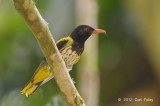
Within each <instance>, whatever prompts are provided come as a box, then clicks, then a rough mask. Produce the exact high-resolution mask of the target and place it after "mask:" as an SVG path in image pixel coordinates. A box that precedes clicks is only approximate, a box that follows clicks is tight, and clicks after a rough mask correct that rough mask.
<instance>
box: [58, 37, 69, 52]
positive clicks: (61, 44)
mask: <svg viewBox="0 0 160 106" xmlns="http://www.w3.org/2000/svg"><path fill="white" fill-rule="evenodd" d="M68 41H69V40H68V39H62V40H61V39H60V40H59V41H58V42H57V43H56V44H57V48H58V50H61V49H63V47H64V46H65V45H66V44H67V42H68Z"/></svg>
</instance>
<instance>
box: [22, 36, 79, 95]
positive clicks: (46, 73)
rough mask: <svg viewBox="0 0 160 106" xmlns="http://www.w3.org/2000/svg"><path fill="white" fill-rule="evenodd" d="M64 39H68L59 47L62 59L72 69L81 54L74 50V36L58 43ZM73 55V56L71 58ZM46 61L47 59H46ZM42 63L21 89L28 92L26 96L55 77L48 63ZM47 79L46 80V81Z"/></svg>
mask: <svg viewBox="0 0 160 106" xmlns="http://www.w3.org/2000/svg"><path fill="white" fill-rule="evenodd" d="M63 41H67V42H66V43H65V44H64V45H63V47H62V48H60V49H59V52H60V53H61V55H62V59H63V60H64V62H65V64H66V67H67V68H68V69H70V68H71V67H72V65H73V64H74V63H76V62H77V61H78V60H79V58H80V56H78V55H77V54H76V53H75V52H72V50H71V49H72V47H71V45H72V43H73V40H72V38H71V37H70V36H69V37H65V38H62V39H60V40H59V41H57V42H56V44H58V43H61V42H63ZM72 55H73V58H71V57H72ZM45 62H46V61H45ZM42 63H43V64H40V68H38V69H37V71H36V72H35V74H34V75H33V77H32V79H31V80H30V81H29V83H27V84H26V85H25V86H24V88H23V89H22V90H21V93H22V94H24V93H25V94H26V96H27V97H28V96H30V95H32V94H33V93H34V92H35V91H36V89H37V88H38V87H39V86H41V85H42V84H43V83H45V82H47V81H48V80H49V79H51V78H53V76H52V73H51V72H50V70H49V66H48V64H44V62H43V61H42ZM45 80H46V81H45Z"/></svg>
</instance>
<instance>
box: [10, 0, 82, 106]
mask: <svg viewBox="0 0 160 106" xmlns="http://www.w3.org/2000/svg"><path fill="white" fill-rule="evenodd" d="M13 2H14V5H15V8H16V10H17V11H18V12H19V13H20V15H21V16H22V17H23V18H24V19H25V21H26V23H27V24H28V26H29V28H30V29H31V30H32V32H33V33H34V36H35V37H36V39H37V41H38V43H39V45H40V47H41V49H42V51H43V53H44V55H45V57H46V59H47V62H48V64H49V66H50V69H51V71H52V73H53V75H54V78H55V80H56V82H57V84H58V86H59V88H60V90H61V93H62V95H63V96H64V98H65V101H66V102H67V104H68V105H69V106H82V105H83V106H84V101H83V99H82V98H81V96H80V95H79V93H78V91H77V89H76V88H75V86H74V84H73V82H72V80H71V78H70V76H69V74H68V72H67V69H66V67H65V64H64V62H63V60H62V58H61V55H60V53H59V51H58V49H57V46H56V44H55V41H54V39H53V37H52V34H51V32H50V30H49V27H48V23H47V22H46V21H45V20H44V19H43V18H42V16H41V15H40V13H39V11H38V9H37V8H36V6H35V3H34V2H33V1H32V0H13Z"/></svg>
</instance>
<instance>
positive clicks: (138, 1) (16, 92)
mask: <svg viewBox="0 0 160 106" xmlns="http://www.w3.org/2000/svg"><path fill="white" fill-rule="evenodd" d="M75 2H76V1H75V0H35V3H36V6H37V8H38V10H39V11H40V13H41V15H42V16H43V17H44V19H45V20H46V21H47V22H48V23H49V27H50V30H51V32H52V34H53V37H54V39H55V40H56V41H57V40H58V39H60V38H62V37H64V36H68V35H69V34H70V33H71V31H72V30H73V29H74V28H75V27H76V14H77V13H76V11H75V9H76V5H75V4H76V3H75ZM96 3H97V5H98V8H99V12H98V20H97V21H98V28H101V29H105V30H106V31H107V35H103V34H102V35H99V36H98V42H99V43H98V52H99V53H98V66H99V73H100V86H99V92H100V94H99V96H98V95H97V99H98V105H99V106H160V102H159V101H160V99H159V95H160V92H159V81H160V12H159V11H160V1H158V0H157V1H156V0H155V1H153V0H97V1H96ZM82 8H83V5H82ZM92 11H94V9H93V10H92ZM86 15H87V14H86ZM93 52H94V50H93ZM42 58H43V53H42V51H41V49H40V47H39V45H38V43H37V41H36V39H35V38H34V36H33V34H32V32H31V30H30V29H29V27H28V26H27V24H26V23H25V22H24V20H23V18H22V17H21V16H20V15H19V14H18V13H17V12H16V10H15V8H14V5H13V2H12V1H11V0H0V106H65V105H66V103H65V102H64V100H63V98H62V96H61V94H60V90H59V88H58V87H57V84H56V82H55V81H54V80H53V79H52V80H51V81H49V82H48V83H46V84H45V85H43V86H41V87H40V88H39V89H38V90H37V91H36V92H35V93H34V94H33V95H32V96H31V97H29V98H26V97H25V95H21V94H20V90H21V88H22V87H23V86H24V85H25V83H26V82H27V81H29V79H30V78H31V76H32V75H33V73H34V71H35V70H36V68H37V67H38V65H39V63H40V61H41V59H42ZM77 68H78V67H77V65H75V66H74V67H73V71H71V72H70V75H71V77H72V78H73V79H74V81H75V82H76V83H75V86H78V84H79V83H78V80H77ZM78 71H79V70H78ZM82 75H83V73H82ZM93 93H94V92H93ZM80 94H81V93H80ZM82 97H83V95H82ZM118 98H121V99H122V101H121V102H118ZM126 98H132V102H125V101H124V99H126ZM135 98H141V99H143V98H150V99H153V102H145V101H141V102H135Z"/></svg>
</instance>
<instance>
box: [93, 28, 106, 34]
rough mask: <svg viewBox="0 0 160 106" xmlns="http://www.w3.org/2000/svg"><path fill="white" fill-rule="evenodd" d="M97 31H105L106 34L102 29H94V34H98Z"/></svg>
mask: <svg viewBox="0 0 160 106" xmlns="http://www.w3.org/2000/svg"><path fill="white" fill-rule="evenodd" d="M97 33H105V34H106V31H105V30H102V29H94V31H93V34H97Z"/></svg>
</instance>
